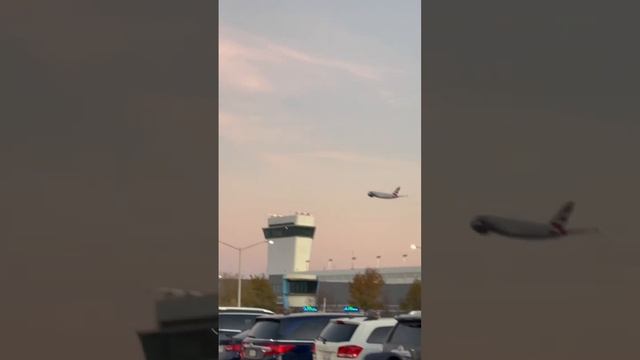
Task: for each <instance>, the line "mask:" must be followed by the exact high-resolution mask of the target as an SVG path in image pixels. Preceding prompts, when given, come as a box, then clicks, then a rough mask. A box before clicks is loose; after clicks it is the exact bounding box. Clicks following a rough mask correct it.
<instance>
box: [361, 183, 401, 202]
mask: <svg viewBox="0 0 640 360" xmlns="http://www.w3.org/2000/svg"><path fill="white" fill-rule="evenodd" d="M398 193H400V187H399V186H398V187H397V188H396V189H395V190H394V191H393V192H392V193H391V194H389V193H385V192H380V191H369V192H368V193H367V195H368V196H369V197H375V198H378V199H397V198H401V197H407V195H398Z"/></svg>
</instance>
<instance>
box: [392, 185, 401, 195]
mask: <svg viewBox="0 0 640 360" xmlns="http://www.w3.org/2000/svg"><path fill="white" fill-rule="evenodd" d="M399 193H400V186H398V187H397V188H396V189H395V190H394V191H393V195H395V196H398V194H399Z"/></svg>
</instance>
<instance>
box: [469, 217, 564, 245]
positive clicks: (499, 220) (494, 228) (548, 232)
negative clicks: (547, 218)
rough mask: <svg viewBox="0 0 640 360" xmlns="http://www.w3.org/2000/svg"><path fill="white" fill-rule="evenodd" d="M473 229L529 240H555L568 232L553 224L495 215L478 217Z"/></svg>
mask: <svg viewBox="0 0 640 360" xmlns="http://www.w3.org/2000/svg"><path fill="white" fill-rule="evenodd" d="M471 227H472V228H473V230H475V231H476V232H478V233H480V234H489V233H495V234H499V235H503V236H508V237H513V238H520V239H529V240H547V239H555V238H559V237H563V236H566V235H567V232H566V231H565V230H564V229H563V228H561V227H557V226H554V225H552V224H545V223H538V222H531V221H523V220H517V219H509V218H504V217H499V216H493V215H481V216H477V217H476V218H475V219H473V221H472V222H471Z"/></svg>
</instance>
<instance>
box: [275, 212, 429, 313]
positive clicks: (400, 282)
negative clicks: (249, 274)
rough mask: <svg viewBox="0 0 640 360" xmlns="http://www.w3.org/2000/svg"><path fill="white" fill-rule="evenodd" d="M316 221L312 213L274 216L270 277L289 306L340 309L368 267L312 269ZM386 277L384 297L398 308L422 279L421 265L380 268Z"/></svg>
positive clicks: (295, 307)
mask: <svg viewBox="0 0 640 360" xmlns="http://www.w3.org/2000/svg"><path fill="white" fill-rule="evenodd" d="M315 230H316V227H315V221H314V218H313V216H312V215H311V214H309V213H296V214H293V215H287V216H277V215H274V216H271V217H269V219H268V221H267V227H265V228H263V233H264V236H265V239H266V240H267V241H270V242H271V244H272V245H270V246H269V250H268V255H267V256H268V259H267V276H268V277H269V281H270V282H271V285H272V287H273V289H274V291H275V293H276V295H277V296H278V301H279V303H280V304H281V305H282V306H283V307H284V308H285V309H300V308H302V307H304V306H307V305H311V306H317V307H320V308H321V309H322V308H324V309H325V310H333V309H340V308H342V307H343V306H345V305H348V303H349V283H350V282H351V281H352V280H353V278H354V276H355V275H357V274H359V273H363V272H364V270H365V269H338V270H333V269H331V270H322V271H310V270H309V263H310V259H311V249H312V244H313V238H314V235H315ZM376 270H377V271H378V272H379V273H380V274H381V275H382V277H383V279H384V282H385V287H384V288H383V290H382V298H383V301H384V302H385V304H387V306H388V307H389V308H392V309H393V308H397V307H399V305H400V304H401V303H402V301H403V300H404V298H405V296H406V294H407V291H408V290H409V287H410V286H411V284H412V283H413V282H414V281H415V280H421V279H422V274H421V268H420V267H392V268H377V269H376Z"/></svg>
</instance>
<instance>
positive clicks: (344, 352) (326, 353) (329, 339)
mask: <svg viewBox="0 0 640 360" xmlns="http://www.w3.org/2000/svg"><path fill="white" fill-rule="evenodd" d="M396 322H397V321H396V319H393V318H385V319H369V318H354V319H334V320H331V321H330V322H329V324H328V325H327V326H326V327H325V328H324V330H322V333H320V336H318V339H317V340H316V341H315V353H314V359H315V360H339V359H345V358H346V359H364V357H365V356H366V355H368V354H371V353H376V352H381V351H382V350H383V347H382V344H383V343H384V341H385V340H386V338H387V336H388V335H389V332H390V331H391V329H393V327H394V325H395V324H396Z"/></svg>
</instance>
